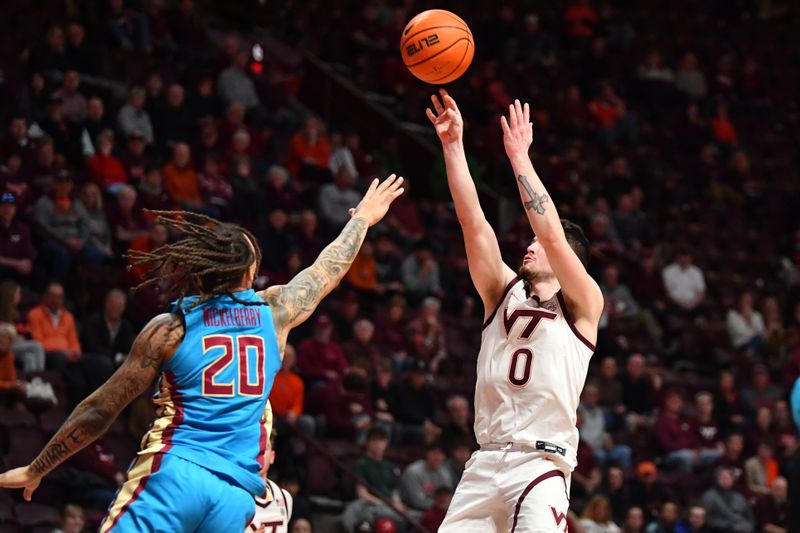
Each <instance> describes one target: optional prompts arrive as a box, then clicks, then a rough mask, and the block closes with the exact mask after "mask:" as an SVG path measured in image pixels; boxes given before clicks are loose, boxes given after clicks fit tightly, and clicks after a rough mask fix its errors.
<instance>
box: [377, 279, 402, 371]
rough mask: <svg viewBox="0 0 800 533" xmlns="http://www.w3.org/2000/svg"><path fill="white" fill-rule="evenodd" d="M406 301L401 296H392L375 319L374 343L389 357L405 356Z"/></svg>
mask: <svg viewBox="0 0 800 533" xmlns="http://www.w3.org/2000/svg"><path fill="white" fill-rule="evenodd" d="M407 306H408V303H407V302H406V299H405V298H403V297H402V296H399V295H395V296H393V297H392V298H391V299H390V300H389V303H388V305H387V308H386V312H385V313H381V314H378V316H377V317H376V319H375V343H376V344H377V345H378V348H380V349H381V350H383V351H384V352H385V353H388V354H389V355H390V356H391V357H393V358H396V359H402V358H404V357H405V356H406V352H407V346H406V334H405V324H406V316H405V315H406V308H407Z"/></svg>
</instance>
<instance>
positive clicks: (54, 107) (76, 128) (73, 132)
mask: <svg viewBox="0 0 800 533" xmlns="http://www.w3.org/2000/svg"><path fill="white" fill-rule="evenodd" d="M39 127H40V128H41V130H42V131H43V132H44V133H46V134H47V135H48V136H49V137H50V138H51V139H53V146H54V147H55V150H56V152H57V153H59V154H61V155H63V156H64V158H65V159H66V160H67V161H68V162H69V163H70V164H71V165H73V166H75V167H80V166H81V165H82V163H83V159H84V157H85V156H87V155H91V149H92V147H91V141H89V142H88V146H87V143H84V142H83V139H84V137H83V135H84V130H83V127H82V126H81V125H80V124H76V123H73V122H70V121H68V120H67V117H66V116H65V115H64V103H63V102H62V101H61V97H60V96H58V95H56V94H51V95H50V99H49V100H48V102H47V113H46V115H45V117H44V118H43V119H42V120H40V121H39Z"/></svg>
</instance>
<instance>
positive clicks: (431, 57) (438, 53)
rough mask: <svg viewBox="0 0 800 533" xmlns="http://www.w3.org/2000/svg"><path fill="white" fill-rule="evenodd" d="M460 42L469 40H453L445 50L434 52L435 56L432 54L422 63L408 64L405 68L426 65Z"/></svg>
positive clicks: (463, 38)
mask: <svg viewBox="0 0 800 533" xmlns="http://www.w3.org/2000/svg"><path fill="white" fill-rule="evenodd" d="M461 41H467V42H469V39H468V38H466V37H461V38H460V39H456V40H455V41H453V42H452V43H451V44H450V46H448V47H447V48H443V49H442V50H439V51H438V52H436V53H435V54H433V55H432V56H430V57H426V58H425V59H423V60H422V61H418V62H417V63H412V64H410V65H406V67H408V68H411V67H416V66H417V65H421V64H423V63H426V62H428V61H430V60H431V59H433V58H434V57H437V56H439V55H441V54H443V53H445V52H447V51H448V50H450V49H451V48H453V47H454V46H455V45H457V44H458V43H460V42H461Z"/></svg>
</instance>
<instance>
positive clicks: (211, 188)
mask: <svg viewBox="0 0 800 533" xmlns="http://www.w3.org/2000/svg"><path fill="white" fill-rule="evenodd" d="M197 183H198V186H199V187H200V193H201V194H202V195H203V205H205V207H206V210H207V211H209V213H210V214H211V215H212V216H213V217H215V218H220V217H221V216H222V215H223V214H228V213H229V206H230V204H231V202H232V201H233V187H231V183H230V181H228V178H227V177H226V176H225V175H224V174H223V173H222V171H221V170H220V167H219V161H218V160H217V156H216V155H214V154H206V156H205V159H204V162H203V171H202V172H201V173H200V174H198V176H197Z"/></svg>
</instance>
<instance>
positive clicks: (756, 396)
mask: <svg viewBox="0 0 800 533" xmlns="http://www.w3.org/2000/svg"><path fill="white" fill-rule="evenodd" d="M752 375H753V382H752V384H751V385H750V386H748V387H745V388H744V389H743V390H742V393H741V400H742V404H743V406H744V408H745V409H746V410H747V412H748V413H750V414H751V416H752V415H754V414H755V412H756V411H757V410H758V408H759V407H768V408H770V409H772V406H773V405H775V402H776V401H778V400H779V399H780V398H781V392H780V390H779V389H778V387H776V386H775V385H773V384H772V383H770V379H769V369H768V368H767V367H766V366H765V365H763V364H758V365H756V366H755V367H754V368H753V374H752Z"/></svg>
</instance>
